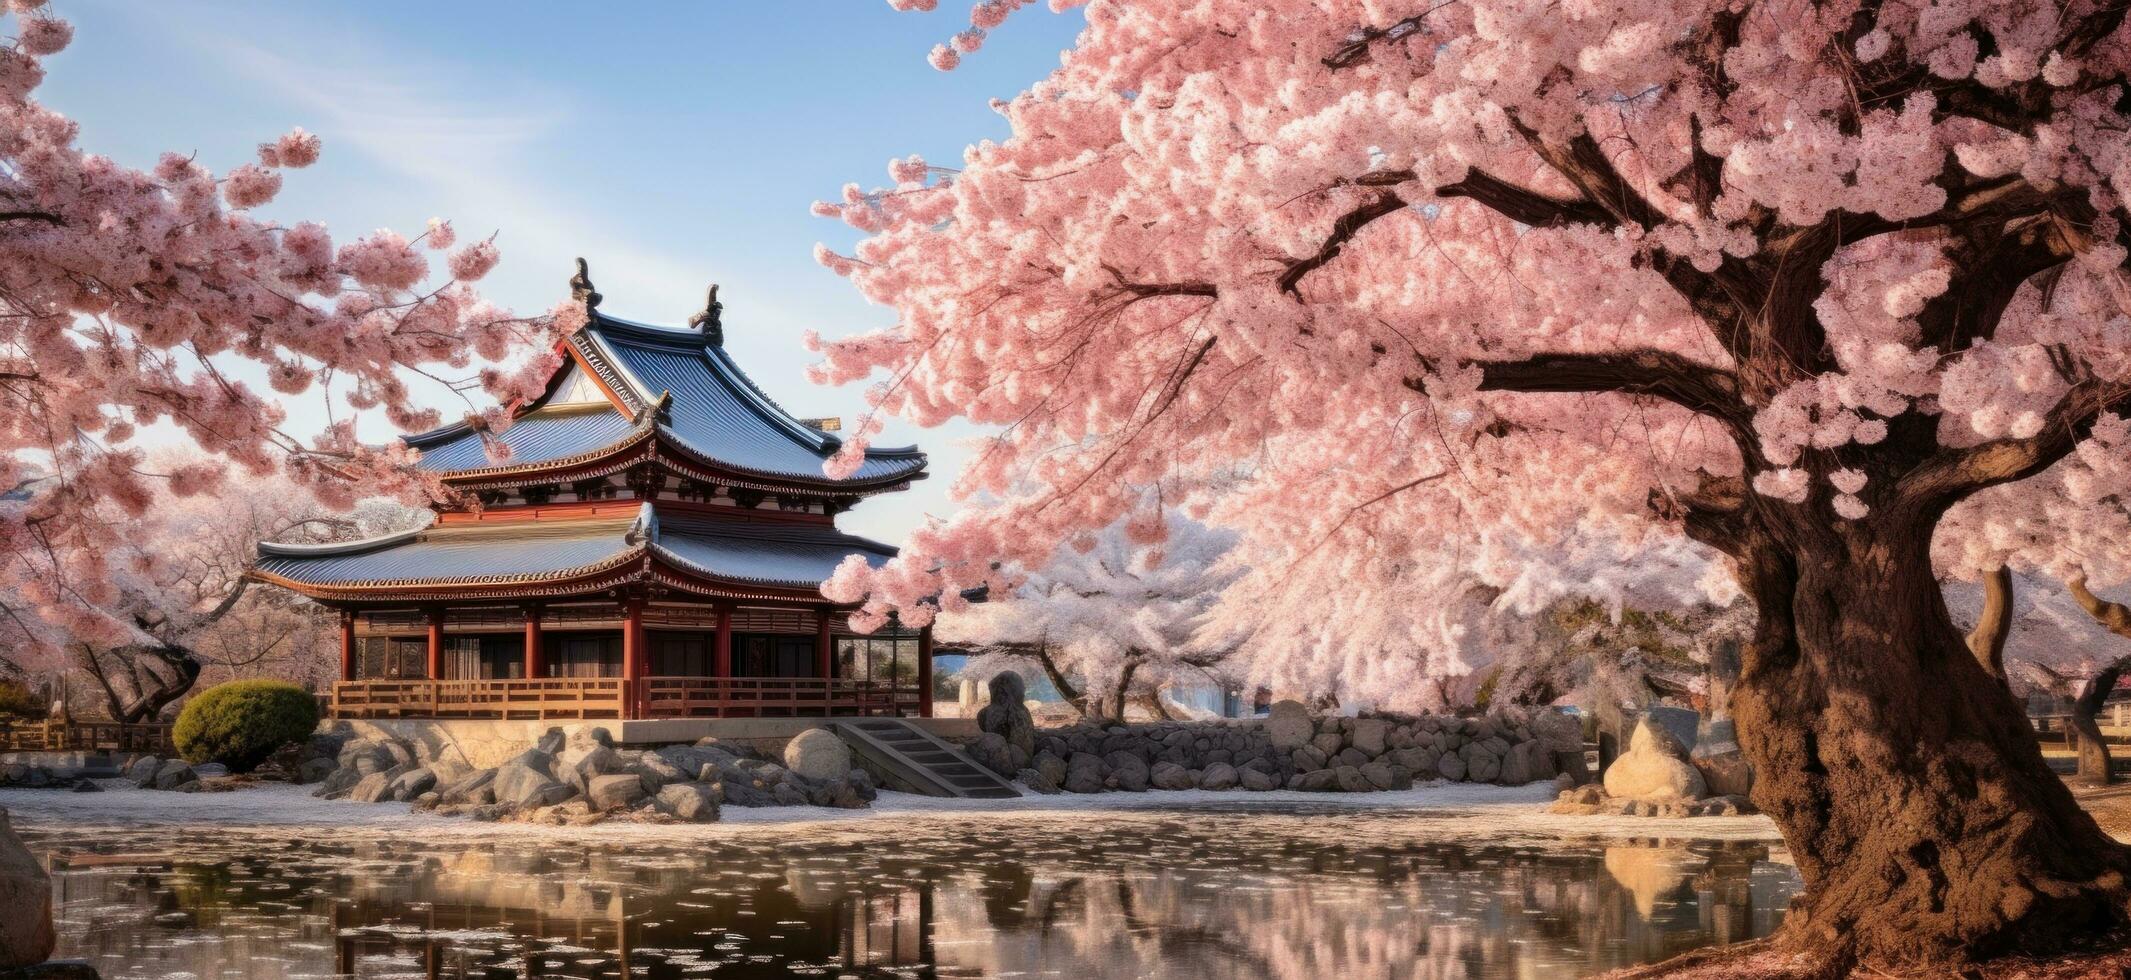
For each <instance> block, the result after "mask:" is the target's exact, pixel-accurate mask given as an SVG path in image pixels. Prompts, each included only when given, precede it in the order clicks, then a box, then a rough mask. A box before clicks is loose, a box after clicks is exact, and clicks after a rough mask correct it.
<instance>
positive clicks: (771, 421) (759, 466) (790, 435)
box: [407, 310, 925, 484]
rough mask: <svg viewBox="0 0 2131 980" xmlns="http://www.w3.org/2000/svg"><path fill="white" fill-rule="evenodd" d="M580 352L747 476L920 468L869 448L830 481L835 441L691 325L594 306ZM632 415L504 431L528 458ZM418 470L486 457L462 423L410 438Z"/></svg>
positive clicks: (902, 452)
mask: <svg viewBox="0 0 2131 980" xmlns="http://www.w3.org/2000/svg"><path fill="white" fill-rule="evenodd" d="M572 343H574V344H575V345H576V346H577V349H578V350H579V352H580V353H582V354H584V355H585V356H586V358H587V359H588V360H590V361H591V362H592V363H594V364H595V365H598V366H602V367H604V368H606V369H608V370H607V371H606V372H603V376H604V379H605V380H606V381H607V382H608V383H609V384H610V386H611V387H614V388H616V389H618V390H619V391H620V392H621V397H622V398H623V399H624V400H627V401H631V402H633V403H634V405H635V407H636V409H637V410H638V411H646V410H650V409H651V408H653V407H655V406H656V405H657V403H658V401H659V398H660V396H661V395H667V394H670V396H671V401H670V402H669V403H668V404H667V407H666V411H665V413H664V415H663V417H662V418H661V419H660V420H659V422H660V425H659V433H660V435H661V436H662V437H663V438H665V439H666V440H667V441H668V442H670V443H671V444H673V445H675V446H678V447H679V448H681V449H683V450H685V451H686V452H688V453H690V454H692V455H695V456H697V457H700V458H701V459H702V460H703V461H705V462H709V463H714V464H719V465H723V466H726V467H729V468H732V469H735V470H740V471H743V472H748V473H756V474H762V475H765V476H770V477H786V478H795V479H801V480H806V481H809V482H812V483H853V484H879V483H883V482H892V481H898V480H903V479H910V478H914V477H916V476H918V475H920V474H922V472H923V471H924V469H925V455H924V454H923V453H920V452H918V451H917V450H916V449H915V448H901V449H869V450H867V452H866V460H865V462H864V463H862V464H860V466H859V469H858V470H857V472H855V473H853V474H852V475H850V476H849V477H846V478H845V479H843V480H841V481H832V480H830V479H828V477H827V476H826V475H825V474H823V472H822V463H823V462H824V461H826V460H827V459H828V458H829V456H831V455H832V454H834V453H835V452H836V450H837V449H838V447H839V446H841V442H840V441H839V440H838V439H837V437H836V436H834V435H832V434H829V433H825V432H821V431H819V430H816V429H813V428H811V427H809V426H807V425H804V424H802V423H801V422H800V421H799V420H798V419H796V418H793V417H792V416H791V415H790V414H789V413H787V412H785V411H784V409H782V408H780V407H778V406H777V404H776V403H775V402H773V401H771V400H770V398H769V397H768V396H767V395H765V394H764V393H763V392H762V390H761V389H759V388H757V387H755V384H754V382H753V381H751V380H749V379H748V377H747V375H746V374H745V373H743V372H742V371H741V370H740V367H739V365H737V364H735V363H733V360H732V357H731V356H730V355H728V354H727V353H726V352H725V349H724V348H723V347H721V346H718V345H716V344H711V343H709V342H708V341H707V340H706V339H705V338H704V336H703V334H701V333H699V332H697V331H695V330H669V329H666V328H664V327H654V326H648V325H645V324H640V323H631V322H629V321H626V320H619V319H616V318H614V317H610V316H607V315H606V314H603V313H600V312H598V311H597V310H594V311H593V315H592V320H591V322H590V323H588V324H586V326H585V327H584V329H582V330H580V331H578V332H577V333H576V334H575V335H574V336H573V338H572ZM633 426H634V421H633V420H632V419H631V418H629V417H628V416H627V415H625V414H624V413H621V412H619V411H606V412H598V411H594V412H587V411H584V410H582V409H574V408H573V409H571V410H568V411H566V412H562V411H557V410H556V409H539V410H535V411H533V412H530V413H528V414H527V415H525V416H523V417H521V418H519V419H518V421H517V422H516V423H515V424H513V425H512V426H511V427H510V428H509V429H506V430H504V433H503V435H502V437H501V438H502V440H503V441H504V442H505V443H506V444H508V445H510V446H511V448H512V450H513V453H512V456H511V458H510V459H509V460H508V461H507V462H505V463H504V464H501V465H510V466H517V465H524V464H532V463H541V462H547V461H551V460H557V459H563V458H567V457H571V456H577V455H582V454H585V453H590V452H594V451H597V450H598V449H601V448H603V447H605V446H609V445H613V444H615V443H616V442H619V441H620V440H621V439H623V438H625V437H626V436H628V435H629V434H630V432H631V431H632V429H633ZM407 443H408V444H409V445H411V446H414V447H415V448H417V449H420V450H422V453H423V458H422V463H421V466H422V468H423V469H426V470H431V471H435V472H445V473H450V472H464V471H467V470H474V469H483V468H486V467H488V466H490V465H496V464H491V463H490V462H489V461H488V457H487V454H486V452H485V451H484V450H483V448H482V446H481V440H480V436H479V434H478V433H476V432H473V431H472V430H470V429H468V428H467V427H465V426H464V425H459V426H447V427H445V428H442V429H438V430H436V431H434V432H429V433H424V434H422V435H418V436H411V437H409V438H408V439H407Z"/></svg>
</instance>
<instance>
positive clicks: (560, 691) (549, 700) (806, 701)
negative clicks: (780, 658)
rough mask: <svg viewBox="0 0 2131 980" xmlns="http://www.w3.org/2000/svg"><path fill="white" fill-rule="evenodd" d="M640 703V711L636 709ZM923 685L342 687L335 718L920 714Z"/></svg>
mask: <svg viewBox="0 0 2131 980" xmlns="http://www.w3.org/2000/svg"><path fill="white" fill-rule="evenodd" d="M632 695H633V697H634V700H635V704H636V710H634V711H631V710H630V700H631V698H632ZM919 704H920V692H919V690H918V688H917V686H916V685H915V684H894V683H890V682H884V681H871V680H851V679H844V678H829V679H823V678H818V677H647V678H644V679H642V680H640V681H638V682H636V684H635V685H634V690H632V685H631V684H630V682H629V681H626V680H623V679H622V678H619V677H544V678H537V679H523V680H487V681H432V680H423V679H414V680H389V681H387V680H378V681H341V682H340V683H338V684H335V685H334V686H333V700H332V705H331V708H330V715H331V716H332V717H334V718H491V719H524V720H549V719H556V720H579V719H604V718H625V717H636V718H794V717H815V716H828V715H841V716H858V715H899V714H900V715H909V716H913V717H914V716H916V715H917V714H918V709H919Z"/></svg>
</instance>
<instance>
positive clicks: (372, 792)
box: [348, 772, 393, 803]
mask: <svg viewBox="0 0 2131 980" xmlns="http://www.w3.org/2000/svg"><path fill="white" fill-rule="evenodd" d="M392 779H393V777H392V775H391V774H390V773H389V772H373V773H371V774H370V775H367V776H364V777H363V778H361V779H358V780H356V781H355V788H354V789H351V790H349V791H348V799H351V800H354V801H355V802H357V803H383V802H385V801H386V800H389V799H391V798H392Z"/></svg>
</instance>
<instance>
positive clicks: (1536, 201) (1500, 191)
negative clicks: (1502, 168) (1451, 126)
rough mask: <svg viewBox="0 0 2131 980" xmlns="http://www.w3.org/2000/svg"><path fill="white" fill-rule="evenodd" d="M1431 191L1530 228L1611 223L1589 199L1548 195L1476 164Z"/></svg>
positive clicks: (1606, 214) (1603, 226) (1612, 224)
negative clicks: (1458, 178) (1455, 180)
mask: <svg viewBox="0 0 2131 980" xmlns="http://www.w3.org/2000/svg"><path fill="white" fill-rule="evenodd" d="M1435 192H1436V196H1438V197H1462V198H1467V199H1469V200H1472V201H1475V202H1478V203H1479V204H1481V205H1483V206H1485V207H1486V208H1487V209H1488V210H1491V211H1494V212H1495V213H1497V214H1500V215H1502V216H1503V217H1506V218H1508V219H1510V220H1511V221H1515V222H1518V223H1519V224H1525V225H1530V226H1531V227H1534V228H1559V227H1561V226H1563V225H1576V224H1585V225H1598V226H1599V227H1602V228H1611V227H1613V226H1614V225H1615V221H1614V219H1613V216H1612V215H1610V214H1608V213H1606V211H1605V209H1604V208H1601V207H1599V206H1598V205H1596V204H1592V203H1591V202H1589V201H1585V200H1580V199H1565V198H1558V197H1551V196H1548V195H1546V194H1541V193H1539V192H1538V191H1535V190H1530V189H1528V188H1524V187H1519V186H1517V185H1515V184H1512V183H1510V182H1508V181H1505V180H1502V179H1500V178H1497V177H1495V176H1494V175H1492V174H1489V173H1487V172H1486V171H1484V170H1480V169H1477V168H1475V169H1472V170H1468V171H1466V172H1465V177H1464V178H1463V179H1461V180H1459V181H1457V182H1456V183H1451V184H1444V185H1443V186H1441V187H1438V188H1436V189H1435Z"/></svg>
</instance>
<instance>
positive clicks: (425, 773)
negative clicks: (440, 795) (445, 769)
mask: <svg viewBox="0 0 2131 980" xmlns="http://www.w3.org/2000/svg"><path fill="white" fill-rule="evenodd" d="M436 785H437V774H436V770H433V769H430V768H428V767H426V766H422V767H417V768H414V769H409V770H407V771H406V772H403V773H400V774H399V775H398V776H397V777H395V778H394V779H393V780H392V791H391V793H390V796H391V798H392V799H394V800H398V801H400V802H403V803H404V802H406V801H408V800H412V799H414V798H415V797H417V796H420V795H422V794H423V793H427V792H429V791H430V790H431V789H433V788H435V787H436Z"/></svg>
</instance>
